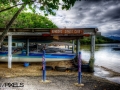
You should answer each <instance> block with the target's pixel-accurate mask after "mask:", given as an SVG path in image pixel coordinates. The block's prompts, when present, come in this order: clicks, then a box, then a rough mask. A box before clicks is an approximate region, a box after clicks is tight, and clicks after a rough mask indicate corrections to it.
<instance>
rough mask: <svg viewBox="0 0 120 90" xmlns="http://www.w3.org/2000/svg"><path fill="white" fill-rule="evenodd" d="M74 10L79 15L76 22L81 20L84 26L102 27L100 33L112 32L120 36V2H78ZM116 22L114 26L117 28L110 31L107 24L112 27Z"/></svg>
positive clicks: (105, 0)
mask: <svg viewBox="0 0 120 90" xmlns="http://www.w3.org/2000/svg"><path fill="white" fill-rule="evenodd" d="M73 9H74V10H75V11H76V12H77V14H78V15H76V20H79V19H80V20H81V21H83V22H84V25H85V24H86V23H87V24H86V25H89V26H90V25H91V26H98V28H99V27H102V28H100V29H101V30H100V31H101V32H103V33H104V32H105V33H106V32H107V31H108V32H109V31H110V32H112V33H113V34H115V33H117V34H120V27H119V25H120V23H119V21H120V0H82V1H79V2H78V1H77V2H76V5H75V7H73ZM114 22H115V23H116V24H113V25H115V26H116V27H114V28H112V29H113V30H109V28H108V26H109V25H106V24H110V25H111V23H114ZM117 22H118V23H117ZM106 26H107V27H106ZM107 28H108V29H107ZM117 29H118V30H117Z"/></svg>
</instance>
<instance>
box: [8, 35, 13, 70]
mask: <svg viewBox="0 0 120 90" xmlns="http://www.w3.org/2000/svg"><path fill="white" fill-rule="evenodd" d="M11 62H12V36H11V35H9V36H8V68H11V67H12V65H11V64H12V63H11Z"/></svg>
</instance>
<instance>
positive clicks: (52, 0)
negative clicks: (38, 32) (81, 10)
mask: <svg viewBox="0 0 120 90" xmlns="http://www.w3.org/2000/svg"><path fill="white" fill-rule="evenodd" d="M61 1H62V3H60V2H61ZM75 1H76V0H0V5H3V7H0V13H1V12H3V11H5V10H8V9H11V8H13V7H16V6H18V5H21V7H20V8H19V10H18V11H17V12H16V13H15V14H14V15H13V17H12V19H11V20H10V21H9V23H8V24H7V25H6V28H5V30H4V31H3V33H2V35H1V37H0V43H1V42H3V40H4V38H5V36H6V34H7V32H8V31H9V28H10V27H11V25H12V23H13V22H14V21H15V19H16V18H17V16H18V15H19V13H20V12H21V11H22V10H23V9H24V7H26V6H29V9H31V10H32V11H33V12H35V9H36V8H39V9H40V10H42V11H43V12H44V14H45V15H48V14H51V15H55V10H58V9H59V5H61V7H62V9H66V10H68V9H70V8H71V7H72V6H73V5H74V3H75ZM11 5H12V6H11ZM6 6H8V7H6Z"/></svg>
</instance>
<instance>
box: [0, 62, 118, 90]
mask: <svg viewBox="0 0 120 90" xmlns="http://www.w3.org/2000/svg"><path fill="white" fill-rule="evenodd" d="M56 64H58V65H59V64H60V63H56ZM56 64H54V66H55V65H56ZM61 64H62V63H61ZM65 64H67V63H65ZM47 65H51V63H49V64H47ZM41 68H42V64H41V63H30V66H29V67H24V65H23V63H12V68H11V69H8V66H7V63H0V90H120V84H116V83H113V82H110V81H108V80H105V79H102V78H99V77H96V76H94V75H93V74H92V73H82V83H83V84H84V86H83V87H78V86H76V85H74V84H75V83H77V82H78V73H77V72H70V71H66V72H60V71H55V70H50V71H46V79H47V80H50V81H51V82H49V83H42V82H41V80H42V70H41ZM9 84H12V86H9ZM15 85H17V86H15ZM20 85H21V87H19V86H20ZM13 86H14V87H13Z"/></svg>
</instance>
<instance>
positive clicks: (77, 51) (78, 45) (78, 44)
mask: <svg viewBox="0 0 120 90" xmlns="http://www.w3.org/2000/svg"><path fill="white" fill-rule="evenodd" d="M79 51H80V41H79V39H77V46H76V54H77V58H78V55H79Z"/></svg>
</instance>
